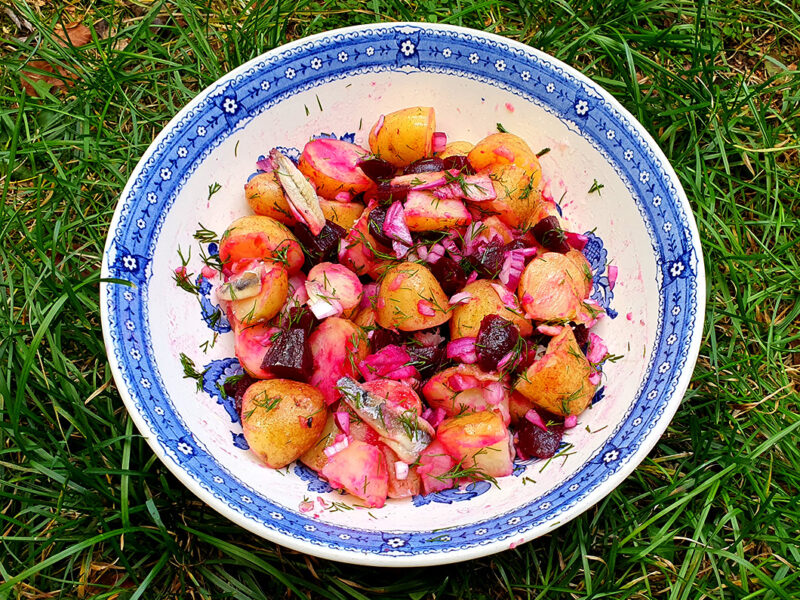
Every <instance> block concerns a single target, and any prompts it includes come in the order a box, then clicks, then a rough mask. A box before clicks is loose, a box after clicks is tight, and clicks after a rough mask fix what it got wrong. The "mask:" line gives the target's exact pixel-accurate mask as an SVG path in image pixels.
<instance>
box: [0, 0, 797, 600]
mask: <svg viewBox="0 0 800 600" xmlns="http://www.w3.org/2000/svg"><path fill="white" fill-rule="evenodd" d="M52 4H53V5H51V3H48V2H43V1H36V2H34V1H33V0H30V1H29V3H28V4H23V3H22V2H15V3H14V5H13V6H14V8H13V11H14V13H15V14H16V15H21V16H23V17H24V18H25V19H27V21H29V22H30V23H31V24H32V25H33V29H34V32H33V33H29V32H27V31H23V30H19V29H18V28H17V26H16V25H15V23H14V21H13V20H12V19H11V17H9V16H8V14H7V13H4V12H0V37H2V40H0V48H1V49H0V64H1V65H2V70H1V71H0V194H2V202H0V305H1V306H2V309H0V364H1V365H2V366H1V367H0V414H1V415H2V420H1V421H0V473H1V474H0V524H1V526H0V535H1V536H2V538H0V578H1V579H2V580H3V581H4V583H0V598H31V599H34V598H36V599H39V598H41V599H43V598H77V597H86V598H108V599H112V598H119V599H138V598H143V599H144V598H158V599H161V598H176V599H184V598H186V599H200V598H204V599H211V598H213V599H215V600H216V599H219V598H237V599H246V598H283V597H286V598H289V597H291V598H295V597H310V598H332V599H333V598H337V599H351V598H352V599H361V598H376V597H385V598H408V599H418V598H437V599H442V598H467V599H479V598H523V599H529V598H560V597H563V598H587V599H588V598H655V597H657V598H664V599H670V600H679V599H680V600H682V599H690V598H706V597H707V598H763V599H768V598H785V599H790V598H798V597H800V570H798V565H800V537H799V536H800V534H799V533H798V531H800V526H798V523H800V474H799V472H800V450H798V445H799V440H800V418H798V404H799V403H798V399H799V398H798V381H799V380H800V291H799V290H800V285H798V284H799V283H800V265H799V264H798V255H799V254H800V253H798V243H800V242H798V240H800V191H799V190H800V159H798V145H800V142H799V141H798V140H800V135H798V131H797V130H798V128H799V127H800V108H799V105H800V77H798V74H797V71H796V67H797V64H798V62H800V16H799V15H798V12H800V8H798V5H797V3H796V2H790V1H788V0H787V1H786V2H777V1H776V2H770V1H767V0H763V1H756V2H741V3H740V2H734V1H732V0H722V1H720V2H716V3H712V4H708V3H705V2H702V3H699V5H696V4H695V3H693V2H680V1H666V0H650V1H644V0H628V1H625V2H616V1H614V0H582V1H580V2H577V1H576V2H572V3H567V2H557V3H553V4H550V3H548V2H543V1H542V2H520V3H518V4H517V3H512V2H507V1H504V0H455V1H453V2H448V3H437V2H433V1H432V0H418V1H414V0H374V1H372V0H370V1H369V2H364V3H362V2H358V1H356V0H321V1H318V2H310V1H307V0H300V1H299V2H276V3H271V2H261V1H258V2H245V1H244V0H241V1H229V2H222V1H217V0H213V1H212V0H207V1H205V2H195V3H193V2H188V1H187V0H176V1H175V2H160V1H156V2H155V3H151V2H144V1H127V2H123V1H121V0H116V1H114V0H75V1H74V2H70V3H69V4H64V5H63V6H64V7H67V8H69V11H70V12H69V13H66V12H65V13H63V14H62V13H61V11H60V10H58V7H57V6H54V5H55V4H56V3H52ZM7 5H8V4H7V3H6V4H4V6H7ZM445 6H448V7H449V8H445ZM62 20H63V21H64V22H68V21H73V20H77V21H81V22H83V23H84V24H87V25H91V24H95V26H99V25H103V27H100V29H99V31H101V32H103V31H105V35H104V36H103V35H97V34H95V36H94V38H93V39H92V40H91V41H90V43H89V44H88V45H86V46H84V47H81V48H73V47H69V46H68V47H62V46H60V45H58V44H56V43H55V40H54V37H53V30H54V27H56V25H57V24H58V23H59V22H61V21H62ZM380 20H425V21H437V22H443V23H451V24H458V25H466V26H471V27H476V28H479V29H485V30H487V31H491V32H496V33H500V34H502V35H505V36H508V37H510V38H512V39H517V40H520V41H523V42H525V43H528V44H531V45H532V46H535V47H538V48H541V49H542V50H544V51H546V52H549V53H551V54H553V55H555V56H556V57H558V58H560V59H562V60H564V61H566V62H567V63H569V64H571V65H574V66H575V67H577V68H579V69H580V70H582V71H583V72H584V73H586V74H587V75H589V76H591V77H593V78H594V79H595V80H596V81H598V82H600V83H601V84H602V85H604V86H605V87H606V88H607V89H608V90H610V91H611V92H612V93H613V94H614V95H615V96H616V97H617V98H618V99H619V100H620V101H621V102H622V104H623V105H625V106H626V107H627V108H628V109H629V110H630V111H631V112H632V113H633V114H634V115H635V116H636V117H637V118H638V119H639V120H640V121H641V122H642V123H643V124H644V125H645V127H647V129H648V130H649V131H650V132H651V133H652V134H653V135H654V136H655V138H656V139H657V140H658V142H659V143H660V145H661V147H662V148H663V149H664V151H665V152H666V154H667V156H668V157H669V158H670V160H671V161H672V163H673V165H674V166H675V169H676V171H677V172H678V174H679V176H680V179H681V181H682V183H683V185H684V187H685V189H686V191H687V194H688V195H689V199H690V201H691V203H692V206H693V208H694V211H695V216H696V218H697V222H698V225H699V229H700V235H701V237H702V240H703V245H704V250H705V259H706V265H707V276H708V284H709V285H708V311H707V315H706V327H705V332H704V343H703V346H702V349H701V355H700V360H699V363H698V366H697V369H696V372H695V375H694V380H693V383H692V386H691V389H690V390H689V392H688V394H687V396H686V400H685V402H684V403H683V405H682V407H681V409H680V411H679V412H678V414H677V416H676V418H675V420H674V421H673V423H672V425H671V426H670V427H669V429H668V431H667V432H666V434H665V435H664V437H663V438H662V439H661V441H660V442H659V444H658V446H657V447H656V449H655V450H654V451H653V452H652V453H651V455H650V457H649V458H647V459H646V460H645V461H644V462H643V463H642V464H641V466H640V467H639V468H638V469H637V470H636V471H635V472H634V473H633V474H632V475H631V476H630V477H629V478H628V479H627V480H626V481H625V482H624V483H623V484H622V485H621V486H620V487H619V488H618V489H617V490H616V491H614V492H613V493H612V494H611V495H609V496H608V497H607V498H606V499H605V500H603V501H602V502H601V503H600V504H598V505H597V506H595V507H594V508H592V509H590V510H589V511H588V512H587V513H586V514H584V515H583V516H581V517H580V518H578V519H576V520H575V521H573V522H571V523H570V524H569V525H567V526H565V527H562V528H560V529H558V530H557V531H555V532H554V533H553V534H551V535H549V536H546V537H543V538H541V539H538V540H536V541H534V542H532V543H529V544H526V545H524V546H522V547H519V548H517V549H515V550H512V551H507V552H504V553H502V554H498V555H495V556H492V557H487V558H484V559H480V560H476V561H473V562H472V563H470V564H460V565H452V566H444V567H437V568H430V569H423V568H420V569H406V570H402V571H392V570H380V569H368V568H361V567H353V566H347V565H341V564H337V563H332V562H328V561H325V560H320V559H316V558H310V557H306V556H303V555H300V554H297V553H295V552H292V551H289V550H286V549H283V548H280V547H277V546H275V545H273V544H271V543H268V542H265V541H264V540H262V539H259V538H256V537H254V536H252V535H250V534H248V533H246V532H244V531H243V530H241V529H239V528H238V527H236V526H234V525H233V524H231V523H230V522H229V521H227V520H226V519H224V518H222V517H220V516H219V515H217V514H216V513H215V512H213V511H212V510H210V509H208V508H206V507H205V506H204V505H203V504H202V503H201V502H199V501H198V500H197V499H196V498H195V497H194V496H193V495H192V494H191V493H189V492H188V491H187V490H186V489H185V488H184V487H183V486H182V485H181V484H180V483H178V482H177V480H176V479H174V478H173V477H172V476H171V475H170V474H169V473H168V472H167V471H166V469H165V468H164V467H163V466H162V465H161V463H160V462H159V461H158V460H156V459H155V458H154V456H153V454H152V452H151V451H150V449H149V447H148V446H147V444H146V443H145V442H144V441H143V440H142V439H141V438H140V437H139V436H138V435H137V434H136V432H135V430H134V428H133V427H132V424H131V421H130V420H129V419H128V417H127V414H126V412H125V410H124V408H123V406H122V403H121V401H120V399H119V396H118V394H117V392H116V389H115V387H114V384H113V381H112V378H111V374H110V372H109V369H108V365H107V362H106V358H105V350H104V347H103V342H102V337H101V333H100V323H99V311H98V283H99V267H100V257H101V253H102V248H103V243H104V238H105V235H106V231H107V227H108V223H109V220H110V217H111V214H112V211H113V209H114V206H115V203H116V200H117V197H118V195H119V193H120V191H121V190H122V187H123V185H124V183H125V181H126V178H127V177H128V174H129V173H130V172H131V170H132V169H133V167H134V165H135V164H136V162H137V160H138V158H139V157H140V156H141V154H142V153H143V152H144V150H145V149H146V147H147V146H148V144H149V143H150V141H151V140H152V138H153V137H154V136H155V135H156V134H157V132H158V131H159V130H160V129H161V127H162V126H163V125H164V124H165V123H166V121H167V120H168V119H169V118H170V117H171V116H173V115H174V114H175V113H176V112H177V111H178V110H179V109H180V108H181V107H182V106H183V105H184V104H185V103H186V102H187V101H189V100H190V99H191V98H192V97H193V96H194V94H195V93H196V92H197V91H198V90H200V89H202V88H203V87H204V86H206V85H208V84H210V83H211V82H212V81H214V80H215V79H216V78H217V77H219V76H220V75H221V74H223V73H224V72H226V71H228V70H229V69H231V68H233V67H235V66H237V65H239V64H241V63H242V62H244V61H246V60H248V59H249V58H252V57H254V56H256V55H258V54H260V53H261V52H264V51H266V50H268V49H270V48H273V47H275V46H276V45H278V44H280V43H283V42H284V41H287V40H291V39H296V38H298V37H300V36H303V35H307V34H311V33H316V32H319V31H323V30H325V29H330V28H334V27H338V26H343V25H349V24H355V23H370V22H375V21H380ZM32 58H33V59H35V60H46V61H49V62H50V63H51V64H54V65H60V66H63V68H65V69H66V70H67V72H68V73H70V74H71V75H72V77H73V78H74V79H75V83H74V85H72V86H69V87H66V88H53V89H52V90H51V91H46V90H44V89H40V97H38V98H37V97H33V96H30V95H28V94H26V93H25V92H24V91H23V90H22V88H21V86H20V69H21V68H23V66H26V65H27V66H26V67H25V68H26V69H30V68H31V65H30V64H29V62H28V61H30V60H31V59H32ZM790 65H791V69H789V68H788V67H789V66H790Z"/></svg>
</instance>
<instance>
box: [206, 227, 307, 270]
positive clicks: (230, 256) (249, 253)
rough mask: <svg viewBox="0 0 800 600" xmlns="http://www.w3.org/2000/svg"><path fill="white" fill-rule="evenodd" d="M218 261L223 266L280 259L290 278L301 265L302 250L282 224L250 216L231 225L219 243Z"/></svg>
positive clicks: (302, 259)
mask: <svg viewBox="0 0 800 600" xmlns="http://www.w3.org/2000/svg"><path fill="white" fill-rule="evenodd" d="M219 258H220V260H221V261H222V264H223V265H224V266H225V267H228V268H230V266H231V265H232V264H233V263H235V262H237V261H240V260H248V259H254V258H255V259H267V260H275V259H281V260H282V261H283V262H285V263H286V268H287V269H288V271H289V275H294V274H295V273H297V272H298V271H299V270H300V267H302V266H303V261H304V260H305V259H304V257H303V248H302V247H301V246H300V242H298V241H297V238H296V237H294V234H293V233H292V232H291V231H289V228H288V227H286V225H284V224H283V223H280V222H279V221H276V220H275V219H273V218H272V217H265V216H262V215H250V216H247V217H241V218H239V219H236V220H235V221H234V222H233V223H231V224H230V226H229V227H228V229H227V230H225V233H223V234H222V238H220V241H219Z"/></svg>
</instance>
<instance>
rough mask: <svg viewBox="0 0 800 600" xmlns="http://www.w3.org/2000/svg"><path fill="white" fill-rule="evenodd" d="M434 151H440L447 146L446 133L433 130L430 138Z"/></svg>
mask: <svg viewBox="0 0 800 600" xmlns="http://www.w3.org/2000/svg"><path fill="white" fill-rule="evenodd" d="M431 143H432V146H433V151H434V152H437V153H438V152H442V151H443V150H444V148H445V146H447V134H446V133H444V132H443V131H434V132H433V136H432V139H431Z"/></svg>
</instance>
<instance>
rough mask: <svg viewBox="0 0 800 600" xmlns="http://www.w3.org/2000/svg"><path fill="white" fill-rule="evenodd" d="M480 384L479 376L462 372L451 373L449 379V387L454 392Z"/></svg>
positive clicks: (473, 387) (470, 388)
mask: <svg viewBox="0 0 800 600" xmlns="http://www.w3.org/2000/svg"><path fill="white" fill-rule="evenodd" d="M462 339H464V338H462ZM480 384H481V382H480V381H478V378H477V377H473V376H472V375H462V374H461V373H456V374H455V375H451V376H450V378H449V379H448V380H447V387H449V388H450V389H451V390H453V391H454V392H463V391H464V390H472V389H475V388H476V387H478V386H480Z"/></svg>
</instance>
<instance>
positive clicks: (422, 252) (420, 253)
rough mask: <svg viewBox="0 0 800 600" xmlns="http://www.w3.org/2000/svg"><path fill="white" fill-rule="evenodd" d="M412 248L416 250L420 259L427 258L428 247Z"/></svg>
mask: <svg viewBox="0 0 800 600" xmlns="http://www.w3.org/2000/svg"><path fill="white" fill-rule="evenodd" d="M414 250H415V251H416V253H417V256H418V257H419V258H420V260H425V261H427V259H428V248H427V246H416V247H415V248H414Z"/></svg>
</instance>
